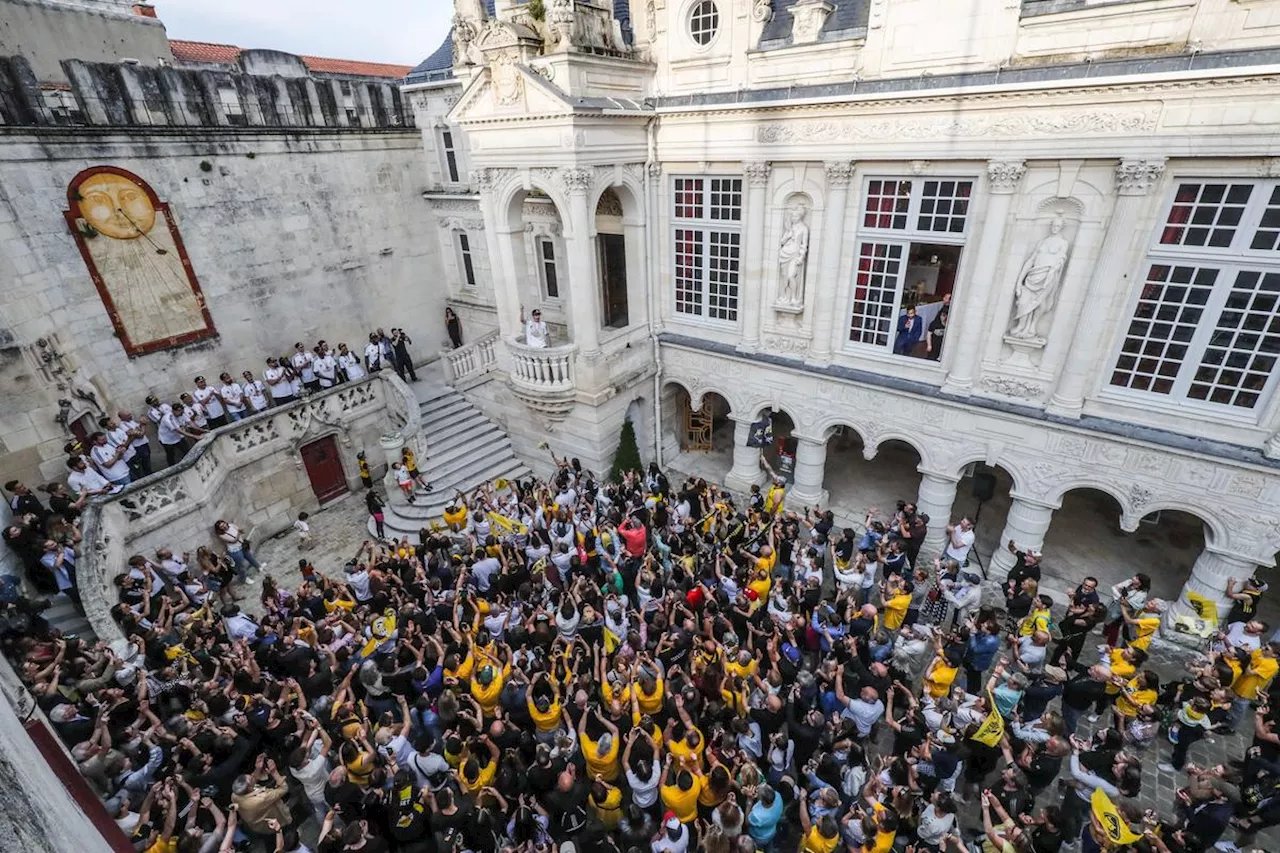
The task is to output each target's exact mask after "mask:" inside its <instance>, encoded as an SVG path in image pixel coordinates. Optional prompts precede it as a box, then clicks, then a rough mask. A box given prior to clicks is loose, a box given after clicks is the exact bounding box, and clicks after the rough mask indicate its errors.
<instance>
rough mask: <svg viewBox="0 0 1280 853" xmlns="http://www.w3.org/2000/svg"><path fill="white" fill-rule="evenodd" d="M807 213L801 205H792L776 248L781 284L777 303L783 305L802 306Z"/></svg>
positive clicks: (807, 237)
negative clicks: (785, 226)
mask: <svg viewBox="0 0 1280 853" xmlns="http://www.w3.org/2000/svg"><path fill="white" fill-rule="evenodd" d="M808 212H809V209H808V208H807V207H805V206H804V205H803V204H795V205H792V206H791V208H790V209H789V210H788V211H787V228H786V230H785V231H783V232H782V244H781V245H780V246H779V247H778V266H779V267H780V269H781V282H782V287H781V292H780V293H779V301H780V302H782V303H783V304H784V305H803V304H804V264H805V261H806V260H807V259H808V257H809V226H808V225H807V224H805V221H804V218H805V215H806V214H807V213H808Z"/></svg>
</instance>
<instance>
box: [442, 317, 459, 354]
mask: <svg viewBox="0 0 1280 853" xmlns="http://www.w3.org/2000/svg"><path fill="white" fill-rule="evenodd" d="M444 328H445V331H446V332H448V333H449V346H451V347H453V348H454V349H461V348H462V321H461V320H459V319H458V315H457V314H455V313H453V309H452V308H446V309H444Z"/></svg>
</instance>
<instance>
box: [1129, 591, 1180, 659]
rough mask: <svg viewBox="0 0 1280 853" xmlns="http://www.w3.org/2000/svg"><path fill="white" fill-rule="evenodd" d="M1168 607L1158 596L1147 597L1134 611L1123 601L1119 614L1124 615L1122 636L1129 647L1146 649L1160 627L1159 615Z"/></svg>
mask: <svg viewBox="0 0 1280 853" xmlns="http://www.w3.org/2000/svg"><path fill="white" fill-rule="evenodd" d="M1167 607H1168V605H1166V604H1165V603H1164V602H1163V601H1161V600H1160V599H1158V598H1149V599H1147V603H1146V604H1144V605H1142V609H1141V610H1139V611H1138V612H1137V613H1134V612H1133V611H1132V610H1130V609H1129V606H1128V605H1127V604H1125V603H1124V602H1123V601H1121V602H1120V614H1121V616H1123V617H1124V623H1125V624H1124V637H1125V640H1126V641H1127V644H1128V646H1129V648H1132V649H1142V650H1143V651H1146V650H1147V648H1148V647H1150V645H1151V640H1152V639H1154V638H1155V635H1156V631H1157V630H1159V628H1160V616H1161V615H1162V614H1163V613H1164V611H1165V609H1166V608H1167Z"/></svg>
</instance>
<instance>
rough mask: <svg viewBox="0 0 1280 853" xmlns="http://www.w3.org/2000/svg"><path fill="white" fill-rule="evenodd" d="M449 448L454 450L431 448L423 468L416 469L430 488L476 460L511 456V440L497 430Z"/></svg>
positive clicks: (490, 430) (488, 431) (447, 447)
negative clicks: (429, 484) (425, 479)
mask: <svg viewBox="0 0 1280 853" xmlns="http://www.w3.org/2000/svg"><path fill="white" fill-rule="evenodd" d="M451 446H452V447H453V448H454V449H453V450H452V451H451V450H450V449H449V446H446V447H444V448H441V449H440V450H439V451H437V450H436V449H435V448H434V447H433V448H432V452H431V455H430V456H428V457H427V460H426V464H425V466H420V467H419V469H418V470H419V471H421V472H422V473H423V474H425V475H426V476H427V481H428V482H429V483H431V485H432V486H435V485H436V481H437V480H439V481H440V482H447V481H448V480H450V479H451V478H452V476H453V474H454V472H455V471H460V470H462V469H463V468H465V467H467V466H468V465H470V464H471V463H472V462H474V461H476V460H477V458H487V459H499V458H502V457H505V456H510V455H512V453H511V439H510V438H508V437H507V434H506V433H505V432H503V431H502V430H499V429H497V428H494V429H489V430H486V431H485V432H484V433H483V434H482V435H477V436H475V437H473V438H472V439H471V440H469V441H466V440H460V441H458V442H456V443H454V444H453V445H451Z"/></svg>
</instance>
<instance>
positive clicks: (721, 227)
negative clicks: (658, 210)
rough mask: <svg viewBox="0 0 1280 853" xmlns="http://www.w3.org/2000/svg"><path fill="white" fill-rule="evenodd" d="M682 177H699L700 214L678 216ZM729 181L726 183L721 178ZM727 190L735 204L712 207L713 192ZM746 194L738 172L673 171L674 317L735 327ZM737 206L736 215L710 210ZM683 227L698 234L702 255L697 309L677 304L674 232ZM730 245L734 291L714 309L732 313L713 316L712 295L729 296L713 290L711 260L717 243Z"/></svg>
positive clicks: (740, 294) (743, 264)
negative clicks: (722, 215) (728, 303)
mask: <svg viewBox="0 0 1280 853" xmlns="http://www.w3.org/2000/svg"><path fill="white" fill-rule="evenodd" d="M681 181H702V188H701V191H700V192H701V198H702V201H701V204H700V207H701V215H700V216H691V217H678V216H677V215H676V210H677V193H678V192H679V190H678V189H677V187H679V186H680V182H681ZM726 181H727V182H732V183H730V184H729V185H728V186H727V187H726V186H724V185H723V183H720V182H726ZM725 194H729V195H731V196H736V197H737V204H736V205H727V206H726V205H720V206H718V207H713V205H712V200H713V196H716V195H720V196H723V195H725ZM745 203H746V195H745V181H744V180H743V177H742V176H741V175H733V174H714V175H711V174H708V175H675V176H673V177H672V179H671V200H670V204H669V206H668V211H669V215H670V218H671V267H670V269H671V282H672V290H671V315H672V318H673V319H674V320H679V321H682V322H688V323H701V324H706V325H709V326H716V327H718V328H734V327H736V326H737V325H738V324H739V322H740V321H741V319H742V311H743V299H744V298H746V295H745V294H744V292H743V288H744V283H745V281H744V279H745V276H746V259H745V255H744V247H743V245H742V237H743V223H744V220H745V216H746V210H745ZM735 208H736V211H737V217H736V218H734V217H728V218H716V217H714V216H713V215H712V211H713V209H714V210H721V211H732V210H734V209H735ZM682 231H688V232H697V233H698V234H699V238H698V246H699V247H700V249H701V254H700V255H699V257H700V259H701V268H700V272H701V275H700V278H699V280H698V282H697V285H698V303H697V304H698V306H699V311H698V312H696V313H695V312H691V311H681V310H680V309H679V305H680V302H681V299H680V297H679V291H680V277H679V275H678V266H677V264H678V259H679V252H678V251H677V246H678V244H679V238H678V236H677V235H679V234H680V232H682ZM723 246H729V247H731V248H735V249H736V250H737V258H736V260H737V266H736V269H735V270H734V271H733V274H735V275H736V276H737V280H736V283H735V284H734V285H733V286H734V287H735V293H734V294H733V296H732V297H731V298H732V306H731V307H724V306H721V307H718V308H717V309H716V310H717V311H720V312H723V313H729V312H732V314H733V316H732V317H716V316H712V315H711V312H712V301H713V299H720V300H728V299H729V298H730V297H728V296H727V295H717V294H713V293H712V288H713V286H715V285H716V284H717V283H716V282H713V281H712V273H713V270H712V264H713V262H714V260H715V253H716V252H717V247H723Z"/></svg>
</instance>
